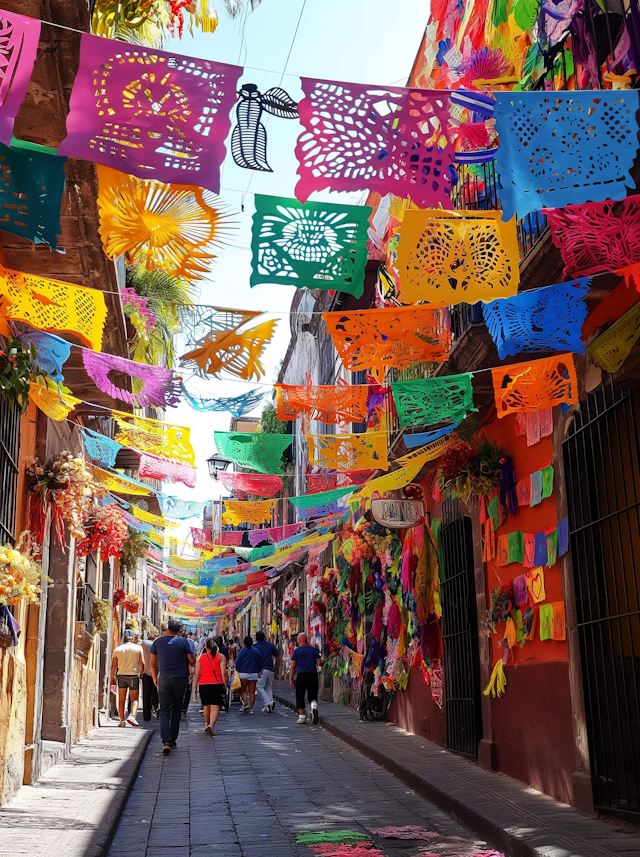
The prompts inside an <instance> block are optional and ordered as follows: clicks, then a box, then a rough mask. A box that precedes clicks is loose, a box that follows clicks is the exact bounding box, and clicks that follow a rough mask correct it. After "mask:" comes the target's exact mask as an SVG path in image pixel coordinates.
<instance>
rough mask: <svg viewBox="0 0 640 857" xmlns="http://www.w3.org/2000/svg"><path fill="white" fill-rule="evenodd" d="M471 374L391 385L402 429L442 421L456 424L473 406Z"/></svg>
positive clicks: (399, 382)
mask: <svg viewBox="0 0 640 857" xmlns="http://www.w3.org/2000/svg"><path fill="white" fill-rule="evenodd" d="M471 378H472V375H471V374H469V373H465V374H464V375H450V376H449V377H443V378H424V379H422V380H418V381H396V382H395V383H393V384H392V385H391V389H392V391H393V401H394V403H395V406H396V410H397V412H398V420H399V422H400V425H401V426H417V425H433V424H434V423H441V422H444V421H445V420H450V421H451V422H455V423H458V422H460V420H463V419H464V418H465V417H466V416H467V414H468V413H469V412H470V411H475V410H476V408H474V407H473V388H472V386H471Z"/></svg>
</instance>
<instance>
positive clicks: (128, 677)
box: [111, 630, 144, 726]
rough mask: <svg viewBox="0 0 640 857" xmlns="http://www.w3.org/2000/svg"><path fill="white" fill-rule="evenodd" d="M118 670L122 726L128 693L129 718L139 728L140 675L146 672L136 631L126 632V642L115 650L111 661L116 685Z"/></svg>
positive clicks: (128, 721)
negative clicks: (129, 704) (137, 718)
mask: <svg viewBox="0 0 640 857" xmlns="http://www.w3.org/2000/svg"><path fill="white" fill-rule="evenodd" d="M116 669H117V670H118V714H119V715H120V724H119V725H120V726H126V723H125V719H124V705H125V702H126V700H127V691H128V692H129V700H130V702H131V713H130V714H129V717H128V718H127V723H129V725H130V726H139V723H138V721H137V720H136V714H137V713H138V696H139V694H140V673H141V672H143V670H144V660H143V652H142V646H139V645H138V636H137V634H136V633H135V632H134V631H131V630H129V631H125V632H124V640H123V642H122V644H121V645H120V646H117V647H116V648H115V649H114V650H113V658H112V660H111V684H114V682H115V678H116Z"/></svg>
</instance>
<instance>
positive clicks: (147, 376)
mask: <svg viewBox="0 0 640 857" xmlns="http://www.w3.org/2000/svg"><path fill="white" fill-rule="evenodd" d="M82 361H83V363H84V368H85V370H86V372H87V375H88V376H89V377H90V378H91V380H92V381H93V382H94V383H95V384H96V386H97V387H98V389H99V390H102V392H103V393H107V395H109V396H111V397H112V398H113V399H119V400H120V401H121V402H127V404H129V405H135V406H136V407H137V408H147V407H150V406H152V407H157V408H173V407H176V406H177V405H178V403H179V402H180V395H179V392H180V379H179V378H178V376H177V375H176V374H175V373H174V372H172V371H171V369H163V368H162V367H161V366H147V365H146V364H144V363H136V362H135V361H133V360H127V359H126V358H124V357H117V356H115V355H113V354H102V353H100V354H96V353H95V352H93V351H89V350H88V349H85V350H84V351H83V352H82ZM111 372H123V373H124V374H125V375H128V376H129V377H130V378H135V379H137V380H138V381H140V382H141V384H142V389H141V390H140V391H139V392H137V393H130V392H129V390H125V389H123V388H122V387H118V386H117V385H116V384H114V383H113V381H112V380H111V378H110V377H109V375H110V373H111Z"/></svg>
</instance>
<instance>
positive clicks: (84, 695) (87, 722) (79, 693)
mask: <svg viewBox="0 0 640 857" xmlns="http://www.w3.org/2000/svg"><path fill="white" fill-rule="evenodd" d="M97 682H98V676H97V674H96V671H95V670H94V669H91V668H90V667H89V666H87V664H86V663H85V661H84V658H82V657H81V656H80V655H76V656H75V657H74V659H73V666H72V668H71V696H70V710H69V725H70V727H71V743H72V744H75V743H76V742H77V741H79V740H80V739H81V738H85V737H86V736H87V735H88V734H89V732H90V731H91V729H93V727H94V725H95V724H94V722H93V720H94V711H95V701H96V688H97V686H98V685H97Z"/></svg>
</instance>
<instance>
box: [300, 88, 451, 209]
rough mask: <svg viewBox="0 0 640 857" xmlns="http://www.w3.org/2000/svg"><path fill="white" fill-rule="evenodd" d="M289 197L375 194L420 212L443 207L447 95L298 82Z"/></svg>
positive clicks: (447, 179) (447, 199) (446, 204)
mask: <svg viewBox="0 0 640 857" xmlns="http://www.w3.org/2000/svg"><path fill="white" fill-rule="evenodd" d="M302 90H303V92H304V96H305V97H304V98H303V100H302V101H301V102H300V104H299V105H298V109H299V112H300V122H301V124H302V127H303V131H302V133H301V134H300V136H299V138H298V143H297V146H296V158H297V160H298V175H299V176H300V179H299V181H298V184H297V185H296V191H295V193H296V198H297V199H299V200H301V201H302V202H304V201H305V200H307V199H308V198H309V196H310V194H312V193H313V192H315V191H319V190H323V189H327V190H333V191H363V190H369V191H377V192H378V193H380V194H381V195H382V196H385V195H386V194H388V193H393V194H395V195H396V196H400V197H402V198H406V197H411V199H412V200H413V202H415V203H416V205H419V206H420V207H421V208H426V207H427V206H434V207H437V206H442V207H443V208H450V207H451V187H452V183H453V182H454V181H455V171H454V168H453V156H454V149H453V145H452V144H451V143H450V142H449V139H448V137H447V132H446V129H447V126H448V121H449V115H450V101H449V94H448V93H447V92H435V91H430V92H429V91H426V90H424V89H405V88H403V87H386V86H385V87H381V86H368V85H366V84H365V85H360V84H354V83H343V82H336V81H328V80H313V79H311V78H305V77H303V78H302Z"/></svg>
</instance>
